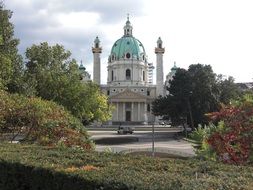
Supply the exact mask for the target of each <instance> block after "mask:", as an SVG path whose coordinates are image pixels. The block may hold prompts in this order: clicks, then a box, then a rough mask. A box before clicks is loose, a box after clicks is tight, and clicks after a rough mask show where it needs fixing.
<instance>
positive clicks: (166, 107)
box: [152, 64, 239, 128]
mask: <svg viewBox="0 0 253 190" xmlns="http://www.w3.org/2000/svg"><path fill="white" fill-rule="evenodd" d="M237 90H238V89H237V87H236V85H235V84H234V81H233V78H231V77H230V78H228V79H223V78H222V77H221V76H219V77H217V75H216V74H215V73H214V72H213V70H212V67H211V66H210V65H201V64H195V65H190V66H189V69H188V70H185V69H177V72H176V74H175V76H174V77H173V80H172V81H170V86H169V88H168V91H169V95H167V96H166V97H159V98H157V99H156V100H155V101H154V102H153V110H152V111H153V113H154V114H155V115H160V116H164V117H165V118H170V119H171V120H172V121H173V122H174V123H180V122H182V121H183V120H185V119H187V123H188V124H189V125H190V126H191V127H192V128H193V127H197V126H198V124H207V123H208V118H207V117H206V116H205V114H206V113H209V112H214V111H218V110H219V109H220V104H221V103H224V104H227V103H229V101H230V100H231V98H237V97H238V96H239V93H238V91H237ZM184 118H185V119H184Z"/></svg>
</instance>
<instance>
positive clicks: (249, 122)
mask: <svg viewBox="0 0 253 190" xmlns="http://www.w3.org/2000/svg"><path fill="white" fill-rule="evenodd" d="M209 116H210V118H211V119H212V120H213V121H214V122H216V121H223V122H224V127H223V128H222V130H219V131H217V132H215V133H213V134H212V135H211V136H210V137H209V138H208V143H209V144H210V146H211V147H212V148H213V149H214V150H215V152H216V153H217V156H218V157H219V159H220V160H222V161H224V162H227V163H236V164H242V163H248V162H253V95H252V94H251V95H248V96H246V97H245V98H243V99H242V100H241V101H237V103H236V104H235V105H230V106H225V107H223V108H222V109H221V110H220V111H219V112H215V113H210V114H209Z"/></svg>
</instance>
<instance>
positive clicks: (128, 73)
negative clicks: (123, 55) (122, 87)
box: [126, 69, 131, 80]
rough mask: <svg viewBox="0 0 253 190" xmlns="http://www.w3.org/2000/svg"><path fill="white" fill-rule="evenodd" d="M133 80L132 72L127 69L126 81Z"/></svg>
mask: <svg viewBox="0 0 253 190" xmlns="http://www.w3.org/2000/svg"><path fill="white" fill-rule="evenodd" d="M130 79H131V70H130V69H127V70H126V80H130Z"/></svg>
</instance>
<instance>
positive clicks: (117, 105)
mask: <svg viewBox="0 0 253 190" xmlns="http://www.w3.org/2000/svg"><path fill="white" fill-rule="evenodd" d="M116 107H117V117H116V118H117V121H119V102H117V103H116Z"/></svg>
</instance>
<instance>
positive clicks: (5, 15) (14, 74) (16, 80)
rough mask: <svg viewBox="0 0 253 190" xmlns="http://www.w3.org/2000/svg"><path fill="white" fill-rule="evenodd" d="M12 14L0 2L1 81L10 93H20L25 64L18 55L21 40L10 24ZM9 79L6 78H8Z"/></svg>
mask: <svg viewBox="0 0 253 190" xmlns="http://www.w3.org/2000/svg"><path fill="white" fill-rule="evenodd" d="M11 16H12V12H11V11H10V10H6V9H4V4H3V2H2V1H1V2H0V18H1V19H0V61H1V62H0V64H1V69H3V70H2V71H1V76H0V77H3V76H4V77H3V78H1V80H2V81H3V80H4V84H3V85H4V86H6V87H7V89H8V91H10V92H20V91H21V90H22V84H23V82H22V74H23V72H22V71H23V62H22V57H21V55H19V54H18V48H17V46H18V44H19V40H18V39H16V38H15V37H14V26H13V24H12V23H11V22H10V18H11ZM5 72H6V73H5ZM7 75H8V77H7V78H6V76H7Z"/></svg>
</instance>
